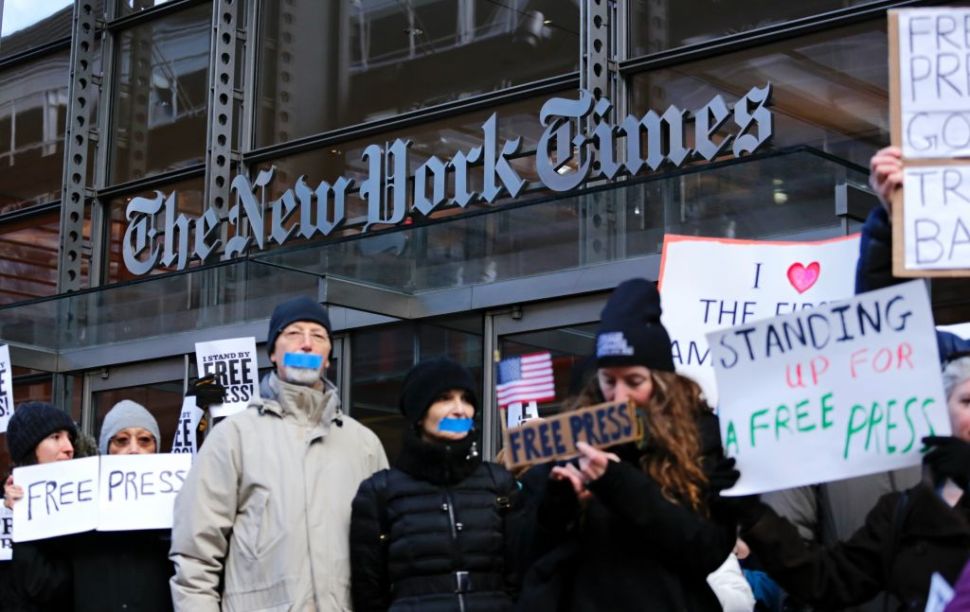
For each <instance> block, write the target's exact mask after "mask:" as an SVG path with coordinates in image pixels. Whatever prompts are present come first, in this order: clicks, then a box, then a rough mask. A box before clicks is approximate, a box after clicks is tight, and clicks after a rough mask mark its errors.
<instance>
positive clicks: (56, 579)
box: [0, 536, 73, 612]
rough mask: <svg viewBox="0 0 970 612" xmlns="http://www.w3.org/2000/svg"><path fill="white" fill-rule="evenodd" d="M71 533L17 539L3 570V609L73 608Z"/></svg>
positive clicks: (0, 605)
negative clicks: (28, 539)
mask: <svg viewBox="0 0 970 612" xmlns="http://www.w3.org/2000/svg"><path fill="white" fill-rule="evenodd" d="M70 539H71V536H67V537H59V538H50V539H47V540H37V541H34V542H17V543H14V547H13V560H11V561H10V562H9V567H8V568H7V571H6V572H4V585H3V595H2V601H0V609H2V610H4V611H9V612H47V611H48V610H71V609H73V598H72V592H71V581H72V572H71V543H70Z"/></svg>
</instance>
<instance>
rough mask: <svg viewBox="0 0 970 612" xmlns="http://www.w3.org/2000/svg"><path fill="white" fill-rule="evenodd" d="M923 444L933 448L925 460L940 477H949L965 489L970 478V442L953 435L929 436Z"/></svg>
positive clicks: (924, 439)
mask: <svg viewBox="0 0 970 612" xmlns="http://www.w3.org/2000/svg"><path fill="white" fill-rule="evenodd" d="M923 444H924V445H926V446H928V447H930V448H931V449H932V450H930V452H928V453H926V456H925V457H923V461H924V462H925V463H926V465H928V466H930V469H932V470H933V474H934V475H935V476H936V477H938V478H941V479H942V478H949V479H950V480H952V481H953V482H955V483H956V484H957V486H959V487H960V488H961V489H963V490H964V491H965V490H966V489H967V484H968V480H970V442H965V441H963V440H961V439H960V438H954V437H952V436H927V437H925V438H923Z"/></svg>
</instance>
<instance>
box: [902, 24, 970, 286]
mask: <svg viewBox="0 0 970 612" xmlns="http://www.w3.org/2000/svg"><path fill="white" fill-rule="evenodd" d="M968 15H970V12H968ZM903 193H904V204H903V223H904V229H903V236H904V244H905V258H906V267H907V268H910V269H913V270H934V269H952V268H968V269H970V166H910V167H907V168H905V170H903Z"/></svg>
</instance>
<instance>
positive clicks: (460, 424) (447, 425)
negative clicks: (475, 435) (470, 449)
mask: <svg viewBox="0 0 970 612" xmlns="http://www.w3.org/2000/svg"><path fill="white" fill-rule="evenodd" d="M474 425H475V421H474V420H472V419H452V418H447V419H441V421H440V422H439V423H438V431H447V432H449V433H468V432H469V431H471V430H472V427H474Z"/></svg>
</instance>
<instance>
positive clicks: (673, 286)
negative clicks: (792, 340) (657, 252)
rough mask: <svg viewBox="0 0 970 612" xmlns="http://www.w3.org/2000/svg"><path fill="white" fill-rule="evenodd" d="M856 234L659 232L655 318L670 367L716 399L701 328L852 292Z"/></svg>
mask: <svg viewBox="0 0 970 612" xmlns="http://www.w3.org/2000/svg"><path fill="white" fill-rule="evenodd" d="M858 255H859V237H858V236H857V235H853V236H847V237H840V238H835V239H832V240H824V241H820V242H763V241H752V240H730V239H726V238H697V237H694V236H674V235H670V234H668V235H667V236H666V237H665V238H664V245H663V257H662V259H661V262H660V281H659V285H660V296H661V299H662V302H663V315H662V317H661V321H662V322H663V324H664V327H666V328H667V332H668V333H669V334H670V341H671V349H672V351H673V356H674V366H675V367H676V368H677V371H678V372H679V373H681V374H683V375H685V376H688V377H690V378H692V379H694V380H695V381H697V383H698V384H700V386H701V388H702V389H703V390H704V395H705V396H706V397H707V401H708V403H710V404H711V405H712V406H716V405H717V401H718V396H717V388H716V385H715V382H714V369H713V367H712V365H711V358H710V352H709V350H708V346H707V339H706V338H705V334H706V333H707V332H710V331H714V330H717V329H724V328H725V327H731V326H733V325H739V324H742V323H748V322H751V321H756V320H758V319H766V318H768V317H774V316H777V315H780V314H786V313H790V312H797V311H801V310H804V309H806V308H812V307H814V306H818V305H819V304H825V303H826V302H831V301H832V300H841V299H845V298H847V297H850V296H852V293H853V290H854V284H855V261H856V259H857V257H858Z"/></svg>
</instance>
